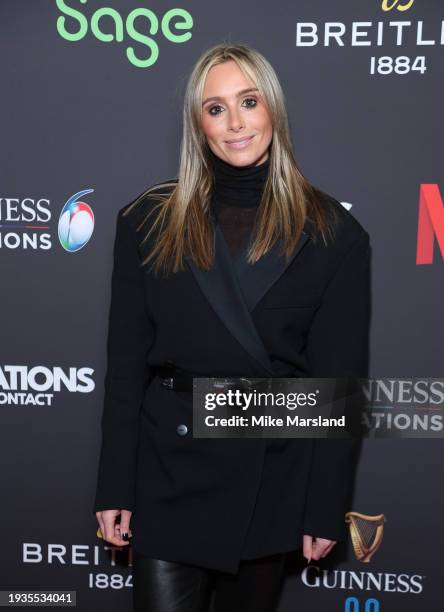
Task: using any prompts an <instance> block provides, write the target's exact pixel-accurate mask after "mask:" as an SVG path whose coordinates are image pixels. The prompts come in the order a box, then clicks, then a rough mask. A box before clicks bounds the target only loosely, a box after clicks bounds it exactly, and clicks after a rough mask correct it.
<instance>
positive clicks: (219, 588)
mask: <svg viewBox="0 0 444 612" xmlns="http://www.w3.org/2000/svg"><path fill="white" fill-rule="evenodd" d="M285 558H286V553H280V554H277V555H271V556H269V557H262V558H261V559H253V560H244V561H241V562H240V567H239V572H238V574H237V575H235V576H234V575H232V574H227V573H225V572H219V571H217V570H211V569H206V568H202V567H197V566H194V565H185V564H182V563H173V562H171V561H163V560H160V559H152V558H150V557H146V556H144V555H142V554H141V553H138V552H136V551H133V567H132V574H133V603H134V608H133V609H134V612H275V610H276V607H277V604H278V601H279V596H280V591H281V587H282V578H283V569H284V564H285Z"/></svg>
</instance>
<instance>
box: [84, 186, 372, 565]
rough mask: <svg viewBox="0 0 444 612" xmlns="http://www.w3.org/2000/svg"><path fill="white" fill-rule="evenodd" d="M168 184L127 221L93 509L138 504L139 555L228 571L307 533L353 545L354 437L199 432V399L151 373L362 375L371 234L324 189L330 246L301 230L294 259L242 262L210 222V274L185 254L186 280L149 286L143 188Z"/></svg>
mask: <svg viewBox="0 0 444 612" xmlns="http://www.w3.org/2000/svg"><path fill="white" fill-rule="evenodd" d="M175 184H176V181H174V180H173V181H170V182H168V183H165V184H161V185H156V186H154V188H152V189H151V190H149V192H147V193H146V194H145V195H144V196H143V197H142V198H141V201H140V202H139V203H137V204H136V205H135V207H134V208H133V210H132V211H131V212H130V214H129V215H128V216H126V217H124V216H122V212H123V211H124V210H125V209H126V208H127V207H129V206H130V205H127V206H125V207H123V208H122V209H120V211H119V212H118V216H117V227H116V235H115V244H114V267H113V272H112V284H111V306H110V311H109V330H108V342H107V370H106V376H105V381H104V387H105V396H104V408H103V416H102V446H101V452H100V460H99V469H98V479H97V491H96V498H95V502H94V509H93V511H94V512H96V511H98V510H107V509H113V508H125V509H128V510H132V511H133V515H132V519H131V528H132V532H133V538H132V547H133V549H134V550H139V551H141V552H144V553H145V554H148V555H151V556H152V557H155V558H160V559H165V560H170V561H176V562H182V563H192V564H196V565H200V566H202V567H208V568H214V569H219V570H223V571H227V572H231V573H235V572H236V571H237V569H238V564H239V560H240V559H241V558H255V557H259V556H263V555H266V554H273V553H275V552H281V551H284V550H296V549H298V548H299V547H300V546H301V540H302V534H312V535H314V536H317V537H324V538H329V539H334V540H342V539H344V538H345V536H346V528H345V523H344V514H345V512H346V511H348V510H350V502H351V490H352V483H353V478H354V471H355V466H356V462H357V456H358V450H359V442H358V441H357V440H352V439H349V440H346V439H335V440H332V439H330V440H321V439H275V440H270V439H268V440H267V439H241V438H237V439H208V438H207V439H204V438H193V427H192V425H193V419H192V393H187V392H175V391H171V390H168V389H166V388H165V387H163V386H161V384H160V379H159V378H158V377H157V376H152V375H150V368H151V367H152V366H153V365H161V364H164V363H165V362H166V361H172V362H173V363H175V364H177V365H178V366H179V367H181V368H184V369H185V370H188V371H191V372H193V373H194V372H195V373H196V376H204V377H205V376H208V377H210V376H216V377H219V376H220V377H223V376H251V377H298V376H299V377H310V376H313V377H346V376H351V377H355V376H356V377H366V376H367V375H368V371H367V370H368V333H369V316H370V315H369V310H370V308H369V303H370V296H369V294H370V286H369V285H370V282H369V275H370V246H369V235H368V233H367V232H366V231H365V230H364V229H363V227H362V226H361V225H360V223H359V222H358V221H357V220H356V219H355V218H354V217H353V215H352V214H351V213H350V212H349V211H347V210H346V209H345V208H344V207H343V206H342V205H341V204H340V203H339V202H338V201H337V200H335V199H334V198H331V197H330V196H328V195H327V194H325V198H324V203H325V205H326V206H334V207H335V208H336V210H337V212H338V217H339V222H338V223H337V224H336V228H335V232H336V233H335V239H334V241H333V243H330V244H329V245H328V246H327V247H326V246H325V245H324V243H323V241H322V239H319V240H318V242H317V243H316V244H315V243H314V242H313V240H312V239H311V238H310V237H309V233H308V226H306V227H305V228H304V233H303V235H302V237H301V240H300V242H299V244H298V246H297V248H296V249H295V251H294V253H293V256H292V258H291V260H290V262H288V263H286V262H285V260H284V258H283V257H279V256H278V249H279V246H280V245H279V244H277V245H275V247H274V248H273V250H272V251H271V252H269V253H268V254H267V255H266V256H264V257H262V258H261V259H260V260H259V261H258V262H257V263H256V264H254V265H250V264H248V263H247V262H246V259H245V257H244V256H243V255H244V253H241V256H239V257H238V258H237V259H235V260H232V259H231V257H230V254H229V252H228V248H227V245H226V243H225V241H224V238H223V236H222V233H221V230H220V228H219V226H218V225H217V222H216V221H214V223H215V230H216V231H215V246H216V262H215V265H214V267H213V268H212V269H211V271H209V272H205V271H201V270H199V269H198V268H197V267H196V266H195V265H194V263H193V262H192V261H191V260H190V259H188V258H186V268H185V269H184V270H183V271H181V272H179V273H177V274H174V275H170V276H169V277H167V278H165V277H163V278H162V277H160V276H159V277H156V276H154V274H153V273H150V272H148V268H147V267H146V266H145V267H144V268H142V267H140V261H141V258H143V257H145V256H146V254H147V252H148V251H149V249H150V246H152V244H153V240H154V236H151V237H150V239H149V240H147V241H146V242H145V243H144V244H143V245H142V246H140V242H141V240H142V238H143V237H144V236H145V235H146V232H147V230H148V224H147V223H145V225H143V227H142V228H141V229H140V230H137V227H138V225H139V223H140V222H141V220H142V219H143V218H144V216H145V215H146V212H147V211H148V210H149V209H150V206H152V205H153V199H152V198H151V195H150V194H151V193H154V192H158V193H161V192H163V193H166V192H168V190H171V189H172V188H173V187H174V185H175ZM153 234H154V232H153ZM180 425H182V426H183V425H186V427H187V428H188V432H187V433H186V434H185V435H183V429H184V428H183V427H182V428H179V429H178V427H179V426H180ZM179 432H180V433H179ZM181 434H182V435H181Z"/></svg>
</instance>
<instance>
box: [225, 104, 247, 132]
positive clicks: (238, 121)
mask: <svg viewBox="0 0 444 612" xmlns="http://www.w3.org/2000/svg"><path fill="white" fill-rule="evenodd" d="M243 127H244V124H243V120H242V117H241V114H240V111H239V110H237V109H236V108H234V109H231V110H230V111H229V115H228V128H229V129H230V130H234V131H235V132H238V131H239V130H241V129H243Z"/></svg>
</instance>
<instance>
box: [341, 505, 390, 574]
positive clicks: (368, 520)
mask: <svg viewBox="0 0 444 612" xmlns="http://www.w3.org/2000/svg"><path fill="white" fill-rule="evenodd" d="M385 520H386V519H385V516H384V515H383V514H376V515H374V516H371V515H367V514H361V513H360V512H347V514H346V515H345V522H346V523H349V525H350V527H349V529H350V537H351V541H352V544H353V550H354V551H355V556H356V558H357V560H358V561H362V562H363V563H369V561H370V559H371V558H372V556H373V555H374V554H375V552H376V551H377V550H378V548H379V546H380V545H381V542H382V535H383V532H384V522H385Z"/></svg>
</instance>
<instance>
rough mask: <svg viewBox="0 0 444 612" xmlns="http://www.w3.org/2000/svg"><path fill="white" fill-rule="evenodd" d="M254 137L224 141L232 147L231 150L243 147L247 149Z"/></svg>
mask: <svg viewBox="0 0 444 612" xmlns="http://www.w3.org/2000/svg"><path fill="white" fill-rule="evenodd" d="M253 138H254V135H253V136H248V137H246V138H245V137H244V138H236V139H231V140H226V141H225V143H226V144H227V145H228V146H229V147H232V148H233V149H243V148H244V147H247V146H248V145H249V144H250V142H251V141H252V140H253Z"/></svg>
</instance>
